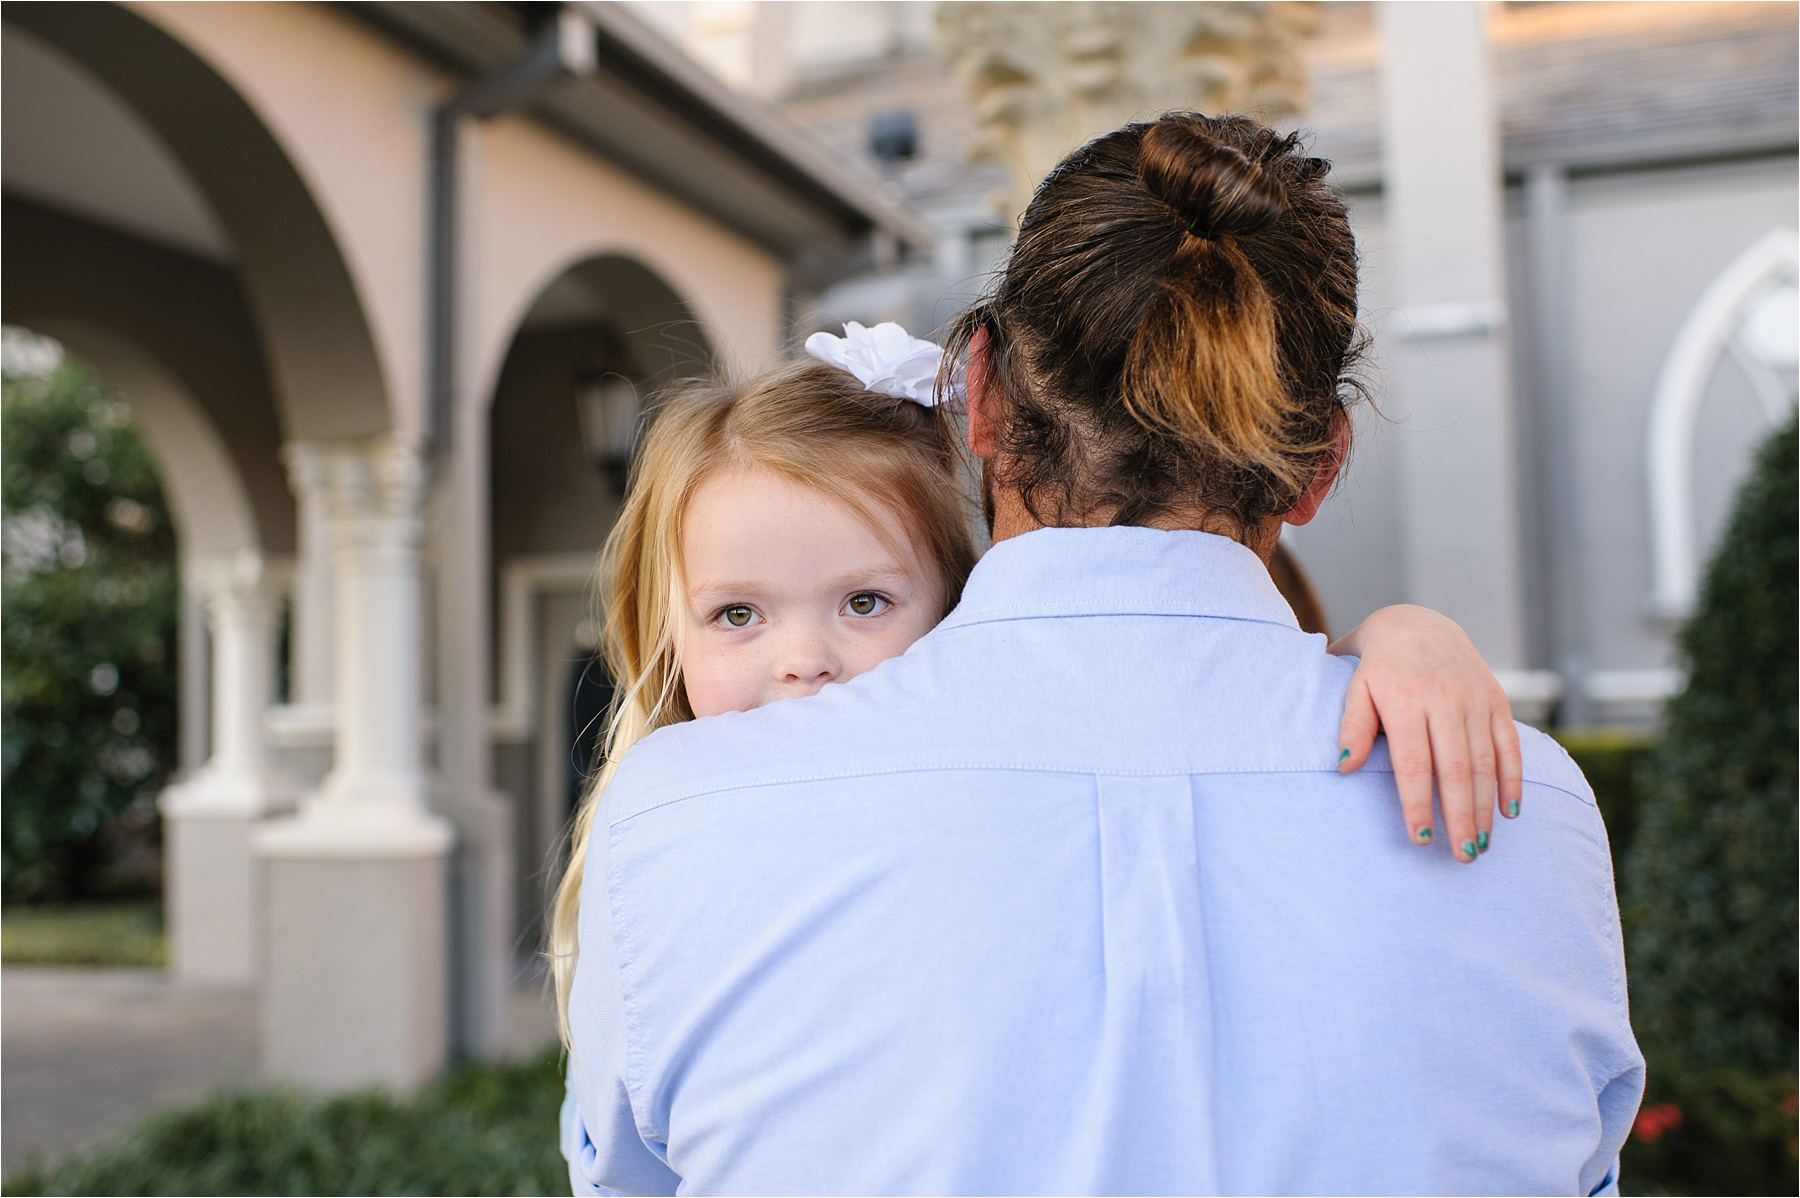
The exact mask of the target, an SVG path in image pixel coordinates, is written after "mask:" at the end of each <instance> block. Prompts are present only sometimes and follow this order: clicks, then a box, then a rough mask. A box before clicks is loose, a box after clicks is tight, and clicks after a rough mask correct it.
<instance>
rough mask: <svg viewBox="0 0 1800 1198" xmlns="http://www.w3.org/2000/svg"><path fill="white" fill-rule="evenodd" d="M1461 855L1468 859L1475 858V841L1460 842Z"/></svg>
mask: <svg viewBox="0 0 1800 1198" xmlns="http://www.w3.org/2000/svg"><path fill="white" fill-rule="evenodd" d="M1462 855H1463V856H1464V857H1465V858H1466V859H1468V860H1470V861H1473V860H1475V842H1474V841H1473V840H1465V841H1463V842H1462Z"/></svg>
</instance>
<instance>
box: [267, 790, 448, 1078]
mask: <svg viewBox="0 0 1800 1198" xmlns="http://www.w3.org/2000/svg"><path fill="white" fill-rule="evenodd" d="M454 840H455V836H454V833H453V831H452V829H451V826H450V824H449V823H448V822H447V821H446V820H444V819H442V818H441V817H439V816H436V815H433V814H431V813H429V812H426V811H424V810H422V809H421V808H420V807H419V806H415V805H413V804H411V803H402V802H392V801H390V802H387V803H369V804H348V803H342V802H340V801H335V800H331V799H326V798H319V797H315V798H312V799H309V800H307V801H306V802H304V803H303V804H302V805H301V810H300V813H299V814H298V815H296V816H293V817H290V818H287V819H281V820H273V821H270V822H268V823H266V824H264V825H263V826H262V827H260V828H258V829H257V830H256V833H255V835H254V837H253V844H254V848H255V852H256V855H257V857H258V859H259V863H260V866H261V869H262V871H263V896H264V910H265V912H266V915H265V919H264V937H265V945H266V949H265V954H264V965H263V970H262V992H261V1012H260V1015H261V1035H262V1069H263V1072H264V1073H265V1074H267V1075H268V1076H269V1077H271V1078H275V1079H278V1080H282V1081H288V1082H294V1083H298V1084H300V1085H303V1086H307V1087H310V1088H315V1089H321V1090H345V1089H354V1088H356V1087H359V1086H367V1085H382V1086H387V1087H390V1088H393V1089H396V1090H410V1089H413V1088H415V1087H417V1086H419V1085H421V1084H423V1083H425V1082H427V1081H429V1080H431V1079H432V1078H433V1077H435V1076H436V1075H437V1074H438V1073H439V1072H440V1071H442V1069H443V1067H444V1065H445V1063H446V1062H447V1060H448V1054H449V1046H450V1020H449V1006H450V1003H449V997H450V991H449V949H450V930H449V855H450V849H451V846H452V844H453V842H454Z"/></svg>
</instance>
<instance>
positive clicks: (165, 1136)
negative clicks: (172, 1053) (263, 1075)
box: [0, 1052, 569, 1194]
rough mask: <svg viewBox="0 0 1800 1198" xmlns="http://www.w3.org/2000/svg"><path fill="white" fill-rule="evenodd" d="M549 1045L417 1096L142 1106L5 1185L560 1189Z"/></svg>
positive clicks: (109, 1190)
mask: <svg viewBox="0 0 1800 1198" xmlns="http://www.w3.org/2000/svg"><path fill="white" fill-rule="evenodd" d="M562 1095H563V1082H562V1063H561V1060H560V1053H558V1052H549V1053H545V1054H544V1055H542V1056H540V1057H538V1058H536V1059H535V1060H532V1061H528V1062H526V1063H523V1064H517V1065H502V1066H479V1065H465V1066H462V1067H459V1068H457V1069H453V1070H452V1071H451V1072H450V1073H448V1074H446V1075H445V1076H444V1077H443V1079H442V1080H440V1081H438V1082H437V1083H435V1084H434V1085H432V1086H431V1087H429V1088H428V1089H427V1090H425V1092H424V1093H422V1094H421V1095H420V1096H419V1097H418V1098H417V1099H415V1100H413V1101H410V1102H402V1101H397V1100H395V1099H394V1098H392V1097H390V1096H388V1095H386V1094H383V1093H381V1092H380V1091H374V1090H371V1091H365V1092H363V1093H359V1094H351V1095H347V1096H344V1097H340V1098H331V1099H315V1098H307V1097H305V1096H303V1095H300V1094H297V1093H294V1092H292V1091H283V1090H269V1091H258V1092H251V1093H242V1094H224V1095H219V1096H216V1097H213V1098H210V1099H208V1100H206V1101H205V1102H203V1103H201V1104H200V1105H198V1106H195V1107H191V1108H188V1109H186V1110H180V1111H172V1112H169V1113H167V1114H163V1115H157V1116H153V1117H152V1118H150V1119H148V1120H146V1121H145V1122H143V1123H141V1124H139V1125H138V1126H137V1127H135V1128H133V1129H132V1130H131V1131H128V1132H126V1133H124V1134H123V1135H122V1136H120V1137H118V1138H117V1139H115V1140H113V1141H111V1142H109V1143H107V1144H103V1145H101V1146H100V1147H98V1148H95V1149H93V1150H91V1151H89V1152H87V1153H84V1154H82V1155H80V1156H77V1157H74V1158H72V1159H70V1160H68V1161H65V1162H63V1163H62V1164H60V1165H58V1166H56V1167H54V1168H43V1167H41V1166H36V1165H33V1166H31V1167H28V1168H27V1169H26V1170H25V1171H23V1172H22V1173H20V1174H18V1175H17V1176H14V1177H10V1178H8V1179H7V1181H6V1184H5V1186H4V1189H3V1190H0V1192H3V1193H6V1194H567V1193H568V1192H569V1174H568V1169H567V1166H565V1165H564V1163H563V1159H562V1154H561V1152H560V1150H559V1149H558V1147H557V1143H556V1135H557V1132H556V1128H557V1109H558V1107H559V1106H560V1105H561V1103H562Z"/></svg>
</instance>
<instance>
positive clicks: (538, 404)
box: [489, 254, 712, 561]
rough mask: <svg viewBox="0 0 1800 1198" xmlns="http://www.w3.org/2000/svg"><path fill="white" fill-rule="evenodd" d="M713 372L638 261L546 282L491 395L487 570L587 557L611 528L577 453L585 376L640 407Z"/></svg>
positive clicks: (605, 259) (614, 260)
mask: <svg viewBox="0 0 1800 1198" xmlns="http://www.w3.org/2000/svg"><path fill="white" fill-rule="evenodd" d="M711 364H712V349H711V346H710V344H709V341H708V338H707V336H706V334H705V332H704V331H703V330H702V328H701V326H700V325H699V323H698V322H696V321H695V319H694V317H693V315H692V311H691V309H690V307H689V306H688V304H687V303H686V302H685V300H684V299H683V298H682V296H681V295H679V294H678V293H677V292H676V290H675V289H674V288H673V287H672V286H670V285H669V284H668V283H667V282H665V281H664V280H663V279H662V277H661V276H660V275H658V274H657V273H656V272H655V271H653V270H652V269H651V268H649V267H647V266H645V265H644V264H643V263H642V262H641V261H639V260H637V259H636V258H632V257H626V256H623V255H619V254H600V255H595V256H592V257H588V258H584V259H581V260H580V261H577V262H575V263H573V264H571V265H568V266H566V267H564V268H563V269H562V270H560V271H558V272H557V273H556V274H555V275H554V276H553V277H551V278H550V279H549V281H548V282H546V283H545V284H544V285H543V286H542V287H541V288H540V289H539V291H538V293H537V296H536V298H535V299H534V300H533V302H532V304H531V305H530V306H529V307H528V308H527V309H526V311H525V312H524V313H523V314H522V315H521V317H520V319H519V321H518V323H517V325H516V326H515V329H514V332H513V337H512V340H511V343H510V345H509V346H508V349H507V352H506V355H505V358H504V359H503V360H502V362H501V364H500V367H499V369H498V371H497V375H496V378H495V382H494V386H493V388H492V390H491V391H490V392H489V395H490V399H489V405H490V407H489V419H490V422H491V424H490V428H491V430H492V435H491V439H490V445H491V454H492V474H491V479H492V490H493V503H494V540H493V554H494V558H495V560H496V561H502V560H504V559H506V558H509V557H518V556H524V555H543V554H552V553H567V552H571V551H587V550H592V549H594V548H597V547H598V546H599V544H600V541H601V540H602V539H603V538H604V537H605V534H606V530H607V528H608V527H609V526H610V525H611V523H612V517H613V512H614V510H615V508H616V504H617V496H616V494H614V493H613V491H612V490H611V484H610V483H609V482H608V480H607V479H606V478H605V477H604V475H603V474H602V473H601V472H600V471H599V470H598V469H597V468H596V467H595V465H594V463H593V462H592V461H591V460H589V458H588V457H587V455H586V454H585V453H584V451H583V440H582V428H581V423H580V419H579V416H578V414H577V411H576V407H575V402H574V394H573V388H574V386H575V383H576V381H577V379H578V378H579V377H580V376H581V375H583V374H584V373H587V372H616V373H620V374H624V375H626V376H628V377H630V378H631V380H632V381H633V382H634V383H635V384H636V385H637V386H638V389H639V391H640V393H641V394H643V395H645V396H648V395H650V394H651V393H653V392H654V391H655V390H657V389H658V388H661V387H663V386H666V385H668V384H669V383H672V382H674V381H676V380H678V379H680V378H682V377H685V376H691V375H693V374H696V373H700V372H702V371H705V370H707V369H709V368H710V367H711Z"/></svg>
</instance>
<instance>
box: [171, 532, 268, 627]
mask: <svg viewBox="0 0 1800 1198" xmlns="http://www.w3.org/2000/svg"><path fill="white" fill-rule="evenodd" d="M188 577H189V578H190V579H191V581H192V583H193V585H194V588H195V590H197V591H198V592H199V595H200V600H201V602H202V603H204V604H205V605H206V614H207V619H208V621H210V622H212V623H214V624H216V623H217V622H218V621H219V620H220V619H222V618H225V617H226V616H227V615H228V614H233V615H235V614H240V613H250V612H253V611H255V610H257V607H258V606H259V605H260V606H264V607H266V606H267V605H268V603H269V600H271V599H272V598H273V597H274V595H273V592H274V589H275V584H276V581H277V580H276V578H275V571H273V570H271V569H269V565H268V563H267V562H266V561H265V560H264V558H263V555H262V554H261V553H259V552H257V551H256V550H254V549H238V550H225V551H219V552H215V553H205V554H201V555H200V556H199V557H198V558H196V559H195V560H194V561H193V563H192V565H191V566H190V568H189V571H188Z"/></svg>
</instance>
